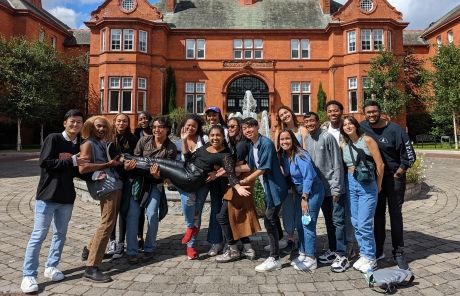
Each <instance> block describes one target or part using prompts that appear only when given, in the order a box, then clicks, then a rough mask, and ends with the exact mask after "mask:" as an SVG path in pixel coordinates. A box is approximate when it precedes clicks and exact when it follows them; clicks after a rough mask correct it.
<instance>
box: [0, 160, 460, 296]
mask: <svg viewBox="0 0 460 296" xmlns="http://www.w3.org/2000/svg"><path fill="white" fill-rule="evenodd" d="M426 163H427V164H428V165H429V166H430V168H429V169H428V170H427V174H426V184H425V185H424V186H423V192H422V194H420V196H419V197H418V198H416V199H414V200H408V201H406V203H405V204H404V218H405V229H406V232H405V239H406V245H407V256H408V258H409V260H410V261H411V262H410V265H411V267H412V269H413V271H414V273H415V275H416V276H417V278H416V280H415V285H414V286H413V287H409V288H405V289H400V290H399V292H398V293H399V295H449V294H450V295H453V294H456V295H459V292H458V291H459V289H460V231H459V224H460V205H459V195H460V194H459V193H460V190H459V189H460V185H459V184H460V183H459V182H458V176H460V160H458V159H446V158H430V159H427V161H426ZM38 174H39V168H38V166H37V159H34V158H33V159H27V157H21V158H14V159H12V158H8V157H4V158H1V159H0V294H3V293H5V294H10V293H11V294H16V293H20V289H19V285H20V281H21V276H22V275H21V266H22V263H23V255H24V249H25V246H26V244H27V240H28V239H29V235H30V232H31V229H32V223H33V204H34V194H35V190H36V186H37V182H38ZM98 213H99V209H98V208H97V207H96V206H95V205H93V204H90V203H84V202H81V201H77V202H76V204H75V209H74V214H73V218H72V220H71V224H70V227H69V233H68V240H67V242H66V247H65V248H64V254H63V258H62V262H61V265H60V268H61V269H62V270H63V271H64V273H65V274H66V279H65V280H64V281H63V282H61V283H53V282H48V281H46V280H45V279H44V278H43V276H42V274H43V267H42V266H43V264H44V261H45V258H46V255H47V251H48V246H49V239H48V240H47V241H46V242H45V243H44V245H43V248H42V252H41V257H40V262H41V264H42V266H41V267H40V270H39V278H38V280H39V283H40V293H41V294H43V295H58V294H59V295H199V294H213V295H229V294H235V295H236V294H253V295H261V294H263V295H304V294H305V295H307V294H310V295H311V294H312V293H313V294H315V295H374V294H375V295H378V294H377V293H375V292H372V291H371V290H370V289H368V288H367V287H366V282H365V281H364V279H363V277H362V275H361V274H360V273H358V272H356V271H353V270H349V271H347V272H345V273H339V274H336V273H332V272H330V270H329V268H328V267H326V266H324V267H320V268H319V269H317V270H316V271H315V272H313V273H302V272H298V271H296V270H294V269H293V268H292V267H290V266H289V264H287V259H288V258H287V256H286V257H284V261H285V263H286V264H285V266H284V268H283V269H282V270H280V271H276V272H272V273H267V274H260V273H256V272H255V271H254V267H255V266H256V265H257V264H258V263H260V262H261V261H262V260H263V259H258V260H257V261H256V262H251V261H248V260H241V261H238V262H233V263H228V264H216V263H215V262H214V259H213V258H206V256H205V255H204V254H205V253H206V251H207V250H208V248H209V246H208V245H207V244H206V243H205V242H204V240H205V234H206V231H202V232H201V233H200V240H201V241H202V242H203V243H202V244H201V245H200V246H199V247H198V250H199V252H200V253H201V256H200V260H196V261H188V260H187V259H186V258H185V256H184V247H183V246H182V245H181V244H180V238H181V234H182V232H183V230H184V226H183V217H182V216H181V215H180V210H179V207H178V205H177V204H174V203H172V204H171V207H170V214H169V215H168V216H167V217H166V218H165V220H164V221H162V222H161V224H160V229H159V234H158V244H159V246H158V252H157V256H156V258H155V260H154V261H153V262H151V263H149V264H142V265H137V266H129V265H128V264H127V262H126V261H125V259H119V260H114V261H107V262H105V263H104V264H103V268H105V269H106V270H108V272H109V274H110V275H111V276H112V277H113V278H114V281H113V282H111V283H107V284H93V283H89V282H86V281H83V280H82V279H81V274H82V271H83V268H84V267H83V265H82V262H81V261H80V253H81V249H82V246H83V245H85V243H86V242H87V241H88V240H89V238H90V235H91V234H92V233H93V232H94V227H95V225H96V224H97V222H98ZM205 216H206V215H205ZM204 225H207V222H204ZM387 228H388V227H387ZM318 236H319V240H318V251H319V250H320V249H322V248H323V247H325V245H326V237H325V227H324V223H323V221H321V220H320V222H319V231H318ZM387 237H388V238H389V235H388V236H387ZM252 240H253V242H254V244H255V246H256V249H257V252H258V254H260V255H262V256H263V257H265V256H266V255H267V254H266V253H264V252H263V250H262V249H263V246H264V245H265V244H266V243H267V241H268V239H267V236H266V234H265V233H264V232H263V233H260V234H258V235H257V236H255V237H253V238H252ZM387 243H389V242H387ZM390 250H391V246H390V244H387V245H386V249H385V251H386V254H387V255H389V254H390ZM388 264H389V263H386V265H388Z"/></svg>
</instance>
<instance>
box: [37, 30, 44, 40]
mask: <svg viewBox="0 0 460 296" xmlns="http://www.w3.org/2000/svg"><path fill="white" fill-rule="evenodd" d="M38 41H40V42H43V41H45V31H43V30H40V32H38Z"/></svg>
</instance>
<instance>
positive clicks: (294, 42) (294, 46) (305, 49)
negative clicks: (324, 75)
mask: <svg viewBox="0 0 460 296" xmlns="http://www.w3.org/2000/svg"><path fill="white" fill-rule="evenodd" d="M294 52H297V56H294ZM304 53H306V55H304ZM291 59H293V60H307V59H310V40H309V39H291Z"/></svg>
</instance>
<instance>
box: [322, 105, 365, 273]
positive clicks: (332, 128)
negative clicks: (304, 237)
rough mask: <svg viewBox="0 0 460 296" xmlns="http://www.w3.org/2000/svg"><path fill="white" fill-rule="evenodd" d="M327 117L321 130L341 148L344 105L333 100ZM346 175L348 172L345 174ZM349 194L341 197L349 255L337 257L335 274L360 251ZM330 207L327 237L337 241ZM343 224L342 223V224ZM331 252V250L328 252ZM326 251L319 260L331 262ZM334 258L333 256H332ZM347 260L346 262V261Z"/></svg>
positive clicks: (345, 267) (343, 269)
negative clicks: (352, 218)
mask: <svg viewBox="0 0 460 296" xmlns="http://www.w3.org/2000/svg"><path fill="white" fill-rule="evenodd" d="M326 115H327V118H328V119H329V121H326V122H324V123H323V124H322V125H321V128H322V129H323V130H325V131H327V132H328V133H330V134H331V135H332V136H334V138H335V140H336V141H337V144H338V145H339V147H340V143H341V142H342V141H343V136H342V134H341V133H340V127H341V126H342V124H343V120H342V116H343V105H342V103H340V102H339V101H336V100H331V101H328V102H327V103H326ZM344 174H346V172H344ZM346 198H347V194H346V193H344V194H342V196H341V199H342V200H343V205H344V206H345V234H346V243H347V254H346V256H337V257H336V259H335V260H334V262H332V265H331V270H332V271H334V272H343V271H345V270H346V269H347V268H348V267H349V266H350V264H349V261H348V260H352V259H353V258H355V257H357V255H358V253H359V250H358V245H357V242H356V238H355V231H354V228H353V225H351V214H350V210H349V207H348V204H349V203H348V201H347V200H346ZM328 205H329V208H330V210H329V211H328V212H329V214H327V216H329V218H328V219H326V230H327V235H328V239H329V241H335V240H336V239H335V232H336V229H335V226H334V223H333V222H332V219H330V217H331V216H332V207H330V206H331V205H332V204H329V201H328ZM337 218H338V219H341V216H339V217H337ZM340 224H342V222H340ZM328 251H330V250H328ZM328 251H326V252H325V253H324V254H323V255H321V256H319V260H320V261H321V262H326V263H327V262H330V261H329V260H328V257H329V256H328V255H329V254H330V253H331V252H328ZM331 257H332V256H331ZM345 259H346V260H345Z"/></svg>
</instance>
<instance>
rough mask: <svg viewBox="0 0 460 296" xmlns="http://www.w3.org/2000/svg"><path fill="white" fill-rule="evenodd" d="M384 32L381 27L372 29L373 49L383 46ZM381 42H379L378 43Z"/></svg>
mask: <svg viewBox="0 0 460 296" xmlns="http://www.w3.org/2000/svg"><path fill="white" fill-rule="evenodd" d="M384 34H385V32H384V31H383V29H374V30H372V48H373V50H374V51H379V50H381V49H383V48H384V46H385V41H384V40H385V38H384V36H385V35H384ZM378 43H381V44H378Z"/></svg>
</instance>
